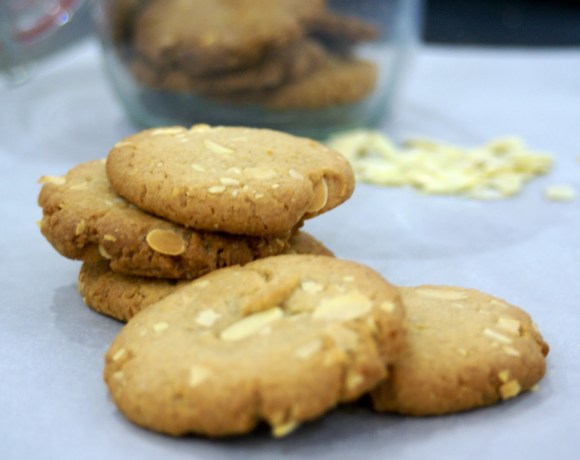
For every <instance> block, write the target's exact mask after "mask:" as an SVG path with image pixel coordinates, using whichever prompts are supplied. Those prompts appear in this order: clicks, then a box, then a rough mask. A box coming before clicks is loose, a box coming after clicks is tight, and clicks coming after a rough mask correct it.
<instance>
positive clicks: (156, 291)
mask: <svg viewBox="0 0 580 460" xmlns="http://www.w3.org/2000/svg"><path fill="white" fill-rule="evenodd" d="M285 253H286V254H315V255H326V256H332V252H331V251H330V250H329V249H328V248H326V247H325V246H324V245H323V244H322V243H320V242H319V241H318V240H316V239H315V238H313V237H312V236H311V235H309V234H308V233H305V232H300V231H299V232H296V234H295V235H293V236H292V238H290V240H289V247H288V249H287V250H286V251H285ZM187 282H188V281H187V280H174V279H163V278H150V277H143V276H130V275H122V274H120V273H115V272H114V271H112V270H111V269H110V267H109V261H108V260H106V259H101V260H98V261H96V262H85V263H83V265H82V267H81V270H80V273H79V278H78V289H79V292H80V294H81V296H82V297H83V301H84V302H85V303H86V304H87V305H88V306H89V307H90V308H92V309H93V310H95V311H97V312H99V313H102V314H104V315H107V316H110V317H112V318H115V319H118V320H119V321H128V320H129V319H131V317H133V316H134V315H136V314H137V313H138V312H140V311H141V310H143V309H144V308H146V307H148V306H149V305H151V304H152V303H154V302H157V301H158V300H161V299H162V298H164V297H167V296H168V295H169V294H173V293H174V292H175V291H176V290H177V289H179V288H180V287H181V286H183V285H184V284H186V283H187Z"/></svg>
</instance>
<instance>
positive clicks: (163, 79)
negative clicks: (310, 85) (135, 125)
mask: <svg viewBox="0 0 580 460" xmlns="http://www.w3.org/2000/svg"><path fill="white" fill-rule="evenodd" d="M325 57H326V52H325V51H324V49H323V47H322V46H320V45H319V44H317V43H316V42H315V41H313V40H301V41H299V42H296V43H293V44H292V45H290V46H288V47H285V48H280V49H275V50H272V51H270V52H268V53H267V54H266V56H265V57H264V59H262V60H261V61H260V62H258V63H257V64H256V65H253V66H251V67H247V68H243V69H239V70H234V71H231V72H228V73H221V74H216V75H212V76H209V77H194V76H191V75H189V74H188V73H187V72H185V71H184V70H183V69H179V68H175V69H170V70H168V69H160V68H156V67H155V66H154V65H152V64H150V63H148V62H146V61H145V60H143V59H140V58H136V59H135V60H134V61H133V62H132V63H131V65H130V68H131V71H132V73H133V74H134V75H135V77H136V78H137V80H139V81H140V82H141V83H142V84H144V85H145V86H149V87H152V88H155V89H165V90H169V91H177V92H194V93H198V94H200V95H206V96H212V95H223V94H226V95H227V94H230V93H237V92H240V91H261V90H266V89H270V88H275V87H278V86H280V85H282V84H284V83H287V82H291V81H294V80H297V79H299V78H303V77H305V76H306V75H308V74H310V73H311V72H312V71H313V70H314V69H316V68H317V67H318V66H319V65H320V64H321V63H322V62H324V60H325Z"/></svg>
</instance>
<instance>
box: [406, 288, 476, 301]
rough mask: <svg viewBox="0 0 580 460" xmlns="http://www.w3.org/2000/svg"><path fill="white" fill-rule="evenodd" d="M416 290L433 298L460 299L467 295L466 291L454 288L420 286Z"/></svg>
mask: <svg viewBox="0 0 580 460" xmlns="http://www.w3.org/2000/svg"><path fill="white" fill-rule="evenodd" d="M415 292H416V293H417V294H419V295H422V296H424V297H431V298H433V299H445V300H460V299H465V298H466V297H467V294H466V293H465V292H461V291H454V290H452V289H431V288H419V289H417V290H416V291H415Z"/></svg>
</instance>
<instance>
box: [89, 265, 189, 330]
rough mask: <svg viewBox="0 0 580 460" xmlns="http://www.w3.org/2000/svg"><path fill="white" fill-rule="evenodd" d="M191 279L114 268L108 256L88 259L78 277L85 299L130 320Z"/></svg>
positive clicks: (94, 307) (95, 306) (111, 313)
mask: <svg viewBox="0 0 580 460" xmlns="http://www.w3.org/2000/svg"><path fill="white" fill-rule="evenodd" d="M188 282H189V281H187V280H171V279H162V278H145V277H142V276H130V275H121V274H119V273H115V272H113V271H111V269H110V268H109V263H108V261H107V260H105V259H101V260H97V261H96V262H84V263H83V265H82V266H81V270H80V272H79V279H78V289H79V292H80V294H81V296H82V297H83V302H84V303H85V304H87V305H88V306H89V307H90V308H92V309H93V310H95V311H97V312H99V313H102V314H103V315H107V316H110V317H112V318H115V319H117V320H119V321H129V319H131V318H132V317H133V316H135V315H136V314H137V313H139V312H140V311H141V310H142V309H144V308H145V307H148V306H149V305H151V304H152V303H154V302H157V301H158V300H161V299H162V298H164V297H167V296H168V295H169V294H172V293H174V292H175V291H176V290H177V289H178V288H179V287H180V286H183V285H184V284H187V283H188Z"/></svg>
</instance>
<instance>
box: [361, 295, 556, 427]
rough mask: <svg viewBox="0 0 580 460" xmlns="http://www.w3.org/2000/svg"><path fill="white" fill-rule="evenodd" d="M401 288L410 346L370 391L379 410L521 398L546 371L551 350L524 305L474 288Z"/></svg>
mask: <svg viewBox="0 0 580 460" xmlns="http://www.w3.org/2000/svg"><path fill="white" fill-rule="evenodd" d="M400 291H401V297H402V300H403V305H404V307H405V311H406V314H407V331H406V337H405V347H404V349H403V351H402V353H401V355H400V358H399V360H398V361H397V363H396V365H395V366H394V367H393V369H392V375H391V378H390V379H389V380H388V381H386V382H384V383H381V384H380V385H379V386H378V387H377V388H376V389H375V390H373V391H372V393H371V395H372V398H373V403H374V406H375V409H377V410H379V411H385V412H398V413H401V414H406V415H417V416H420V415H441V414H447V413H453V412H459V411H464V410H468V409H473V408H476V407H480V406H485V405H490V404H494V403H496V402H498V401H501V400H505V399H509V398H512V397H514V396H517V395H518V394H519V393H521V392H523V391H526V390H529V389H531V388H533V386H534V385H535V384H536V383H537V382H538V381H539V380H540V379H541V378H542V377H543V375H544V372H545V369H546V362H545V356H546V355H547V354H548V349H549V348H548V345H547V344H546V342H544V340H543V338H542V336H541V335H540V333H539V331H538V330H537V328H536V327H535V325H534V324H533V322H532V319H531V318H530V316H529V315H528V314H527V313H526V312H524V311H523V310H521V309H520V308H518V307H515V306H513V305H510V304H508V303H507V302H505V301H503V300H501V299H498V298H496V297H493V296H490V295H488V294H485V293H482V292H479V291H476V290H474V289H464V288H458V287H449V286H428V285H426V286H419V287H412V288H406V287H405V288H400Z"/></svg>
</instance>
